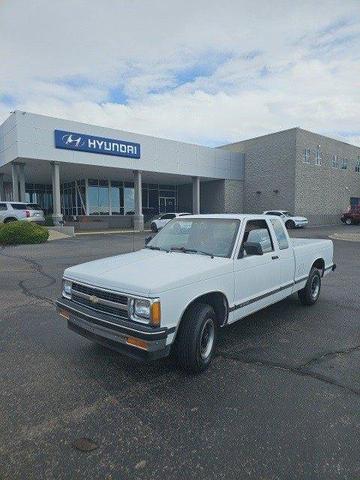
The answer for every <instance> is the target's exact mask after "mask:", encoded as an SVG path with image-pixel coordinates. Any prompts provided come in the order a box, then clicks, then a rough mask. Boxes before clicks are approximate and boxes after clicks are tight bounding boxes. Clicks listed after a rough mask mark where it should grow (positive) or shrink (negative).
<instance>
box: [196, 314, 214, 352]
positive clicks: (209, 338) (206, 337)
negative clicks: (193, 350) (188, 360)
mask: <svg viewBox="0 0 360 480" xmlns="http://www.w3.org/2000/svg"><path fill="white" fill-rule="evenodd" d="M214 340H215V325H214V320H213V319H212V318H207V319H206V321H205V323H204V325H203V327H202V329H201V334H200V356H201V358H202V359H203V360H206V359H207V358H208V357H209V355H210V354H211V351H212V349H213V346H214Z"/></svg>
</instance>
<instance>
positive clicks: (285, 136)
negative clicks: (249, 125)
mask: <svg viewBox="0 0 360 480" xmlns="http://www.w3.org/2000/svg"><path fill="white" fill-rule="evenodd" d="M0 200H12V201H24V202H32V203H38V204H40V206H41V207H42V208H43V209H44V210H45V211H46V213H48V214H51V215H52V216H53V218H54V221H55V223H59V222H61V221H62V220H63V219H64V220H65V221H66V223H67V224H75V225H77V227H78V228H94V226H95V227H101V228H107V227H110V228H118V227H120V228H132V227H134V228H135V229H137V230H141V229H143V226H144V222H145V223H146V222H147V221H148V220H149V219H150V218H152V217H153V216H155V215H158V214H161V213H166V212H174V211H175V212H176V211H183V212H184V211H186V212H193V213H199V212H200V213H223V212H229V213H230V212H232V213H243V212H248V213H259V212H262V211H263V210H273V209H286V210H289V211H292V212H293V213H295V214H299V215H300V214H301V215H305V216H307V217H308V218H309V220H310V222H311V223H312V224H330V223H337V222H338V221H339V217H340V214H341V213H342V211H344V210H346V209H347V208H348V206H349V205H350V204H353V205H357V204H359V205H360V148H359V147H355V146H352V145H350V144H347V143H344V142H340V141H338V140H334V139H331V138H328V137H324V136H322V135H317V134H315V133H312V132H308V131H305V130H302V129H300V128H293V129H289V130H285V131H281V132H277V133H273V134H269V135H264V136H261V137H257V138H253V139H249V140H244V141H241V142H237V143H233V144H230V145H224V146H222V147H218V148H209V147H204V146H200V145H193V144H188V143H183V142H177V141H173V140H166V139H162V138H157V137H151V136H147V135H140V134H136V133H130V132H126V131H122V130H114V129H109V128H104V127H99V126H95V125H88V124H85V123H79V122H73V121H69V120H63V119H58V118H53V117H48V116H44V115H37V114H32V113H28V112H21V111H16V112H14V113H12V114H11V115H10V116H9V118H8V119H7V120H6V121H5V122H4V123H3V124H2V125H1V126H0ZM0 205H1V204H0Z"/></svg>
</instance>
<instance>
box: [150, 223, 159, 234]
mask: <svg viewBox="0 0 360 480" xmlns="http://www.w3.org/2000/svg"><path fill="white" fill-rule="evenodd" d="M150 227H151V231H152V232H154V233H157V231H158V228H157V226H156V223H154V222H153V223H152V224H151V225H150Z"/></svg>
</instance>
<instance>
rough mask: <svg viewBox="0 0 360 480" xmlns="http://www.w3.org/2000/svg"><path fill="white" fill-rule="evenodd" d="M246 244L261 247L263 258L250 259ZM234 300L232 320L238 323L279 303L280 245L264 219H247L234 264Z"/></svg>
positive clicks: (256, 256)
mask: <svg viewBox="0 0 360 480" xmlns="http://www.w3.org/2000/svg"><path fill="white" fill-rule="evenodd" d="M245 242H256V243H260V244H261V246H262V250H263V255H248V254H247V253H246V251H245V249H244V243H245ZM234 280H235V285H234V287H235V288H234V292H235V295H234V300H235V305H234V307H233V309H232V310H233V311H232V315H231V320H230V319H229V320H230V321H236V320H239V319H240V318H242V317H245V316H246V315H249V314H250V313H252V312H255V311H256V310H259V309H261V308H263V307H266V306H267V305H270V304H272V303H274V302H276V301H277V299H280V297H279V294H278V293H277V292H276V290H277V289H278V288H279V285H280V264H279V256H278V252H277V245H275V242H274V241H273V238H272V235H271V232H270V228H269V225H268V223H267V221H266V220H264V219H251V218H250V219H248V220H246V223H245V226H243V232H242V239H241V243H240V248H239V251H238V255H237V258H235V260H234Z"/></svg>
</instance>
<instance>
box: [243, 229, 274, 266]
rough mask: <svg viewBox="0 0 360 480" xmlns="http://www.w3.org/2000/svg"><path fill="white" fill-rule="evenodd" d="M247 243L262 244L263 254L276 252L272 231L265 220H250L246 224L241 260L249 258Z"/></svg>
mask: <svg viewBox="0 0 360 480" xmlns="http://www.w3.org/2000/svg"><path fill="white" fill-rule="evenodd" d="M245 242H254V243H260V245H261V246H262V250H263V253H269V252H272V251H273V250H274V246H273V243H272V239H271V235H270V231H269V228H268V226H267V223H266V221H265V220H248V221H247V222H246V226H245V233H244V238H243V241H242V243H241V248H240V252H239V258H243V257H246V256H248V255H247V253H246V252H245V249H244V243H245Z"/></svg>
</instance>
